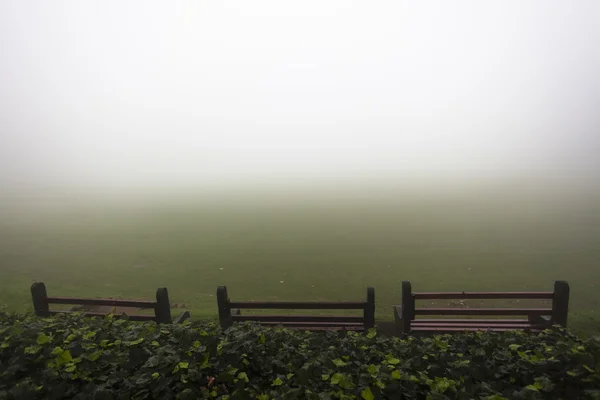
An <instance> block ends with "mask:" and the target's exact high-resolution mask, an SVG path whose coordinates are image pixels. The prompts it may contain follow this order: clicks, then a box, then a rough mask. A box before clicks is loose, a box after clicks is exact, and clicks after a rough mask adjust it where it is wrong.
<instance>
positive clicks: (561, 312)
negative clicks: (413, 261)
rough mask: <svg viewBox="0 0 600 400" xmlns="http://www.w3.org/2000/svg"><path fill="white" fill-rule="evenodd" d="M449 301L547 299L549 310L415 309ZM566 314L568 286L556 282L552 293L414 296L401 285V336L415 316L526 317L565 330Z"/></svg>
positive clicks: (451, 293)
mask: <svg viewBox="0 0 600 400" xmlns="http://www.w3.org/2000/svg"><path fill="white" fill-rule="evenodd" d="M443 299H446V300H450V299H461V300H467V299H486V300H487V299H547V300H552V308H458V307H453V308H416V307H415V301H416V300H443ZM568 312H569V284H568V283H567V282H565V281H555V282H554V291H553V292H416V293H415V292H413V291H412V286H411V284H410V282H409V281H403V282H402V318H403V321H402V322H403V324H404V326H403V329H404V332H409V331H410V322H411V320H413V319H414V318H415V316H417V315H468V316H482V315H483V316H527V317H529V318H530V319H540V318H542V317H544V316H549V317H550V319H549V323H551V324H558V325H561V326H562V327H566V326H567V315H568Z"/></svg>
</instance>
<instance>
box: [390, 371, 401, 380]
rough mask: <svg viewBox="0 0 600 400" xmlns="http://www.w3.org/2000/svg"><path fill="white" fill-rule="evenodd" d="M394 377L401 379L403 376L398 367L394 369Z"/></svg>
mask: <svg viewBox="0 0 600 400" xmlns="http://www.w3.org/2000/svg"><path fill="white" fill-rule="evenodd" d="M392 378H394V379H400V378H402V374H401V373H400V371H398V370H397V369H395V370H393V371H392Z"/></svg>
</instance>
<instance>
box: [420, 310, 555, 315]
mask: <svg viewBox="0 0 600 400" xmlns="http://www.w3.org/2000/svg"><path fill="white" fill-rule="evenodd" d="M415 315H552V309H551V308H415Z"/></svg>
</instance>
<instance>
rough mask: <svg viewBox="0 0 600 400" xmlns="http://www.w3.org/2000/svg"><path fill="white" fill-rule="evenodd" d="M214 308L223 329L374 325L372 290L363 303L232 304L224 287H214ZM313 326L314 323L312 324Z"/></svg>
mask: <svg viewBox="0 0 600 400" xmlns="http://www.w3.org/2000/svg"><path fill="white" fill-rule="evenodd" d="M217 305H218V308H219V322H220V324H221V327H222V328H223V329H225V328H228V327H229V326H231V325H232V323H233V322H244V321H256V322H265V323H268V322H273V321H275V322H290V323H293V322H297V323H311V322H312V323H318V324H320V326H323V327H326V326H327V325H328V324H331V326H333V325H335V324H336V323H337V324H340V323H361V324H364V327H365V329H369V328H373V327H374V326H375V289H374V288H372V287H369V288H367V299H366V300H365V301H331V302H318V301H313V302H288V301H231V300H229V296H228V295H227V287H225V286H219V287H218V288H217ZM232 309H263V310H264V309H278V310H362V311H363V316H326V315H303V316H300V315H276V316H273V315H270V316H262V315H251V316H250V315H246V316H244V315H232V313H231V310H232ZM315 325H316V324H315Z"/></svg>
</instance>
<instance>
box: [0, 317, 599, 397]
mask: <svg viewBox="0 0 600 400" xmlns="http://www.w3.org/2000/svg"><path fill="white" fill-rule="evenodd" d="M0 343H1V344H0V399H29V398H32V399H33V398H44V399H62V398H74V399H146V398H156V399H170V398H174V399H175V398H176V399H198V398H221V399H260V400H266V399H365V400H371V399H384V398H390V399H488V400H500V399H559V398H563V399H577V398H585V399H600V338H599V337H595V338H590V339H586V340H581V339H579V338H577V337H575V336H573V335H571V334H569V333H568V332H565V331H563V330H560V329H558V328H556V329H553V330H546V331H544V332H542V333H541V334H539V335H531V334H527V333H523V332H509V333H492V332H479V333H465V334H459V335H452V336H450V335H443V336H442V335H438V336H432V337H424V338H415V337H404V338H390V337H384V336H382V335H380V334H378V333H377V332H376V331H375V330H371V331H369V332H368V333H367V334H355V333H348V334H346V333H342V334H339V333H336V332H322V333H310V332H304V331H291V330H285V329H281V328H262V327H259V326H257V325H251V324H245V325H238V326H234V327H232V328H230V329H228V330H227V331H225V332H223V331H221V330H220V328H219V327H218V326H216V324H214V323H211V322H201V321H194V322H189V321H188V322H186V323H185V324H182V325H156V324H155V323H152V322H146V323H138V322H131V321H127V320H124V319H113V318H111V317H110V316H109V317H107V318H105V319H98V318H84V317H82V316H80V315H62V316H57V317H54V318H38V317H34V316H30V315H14V314H10V315H9V314H2V313H0Z"/></svg>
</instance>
